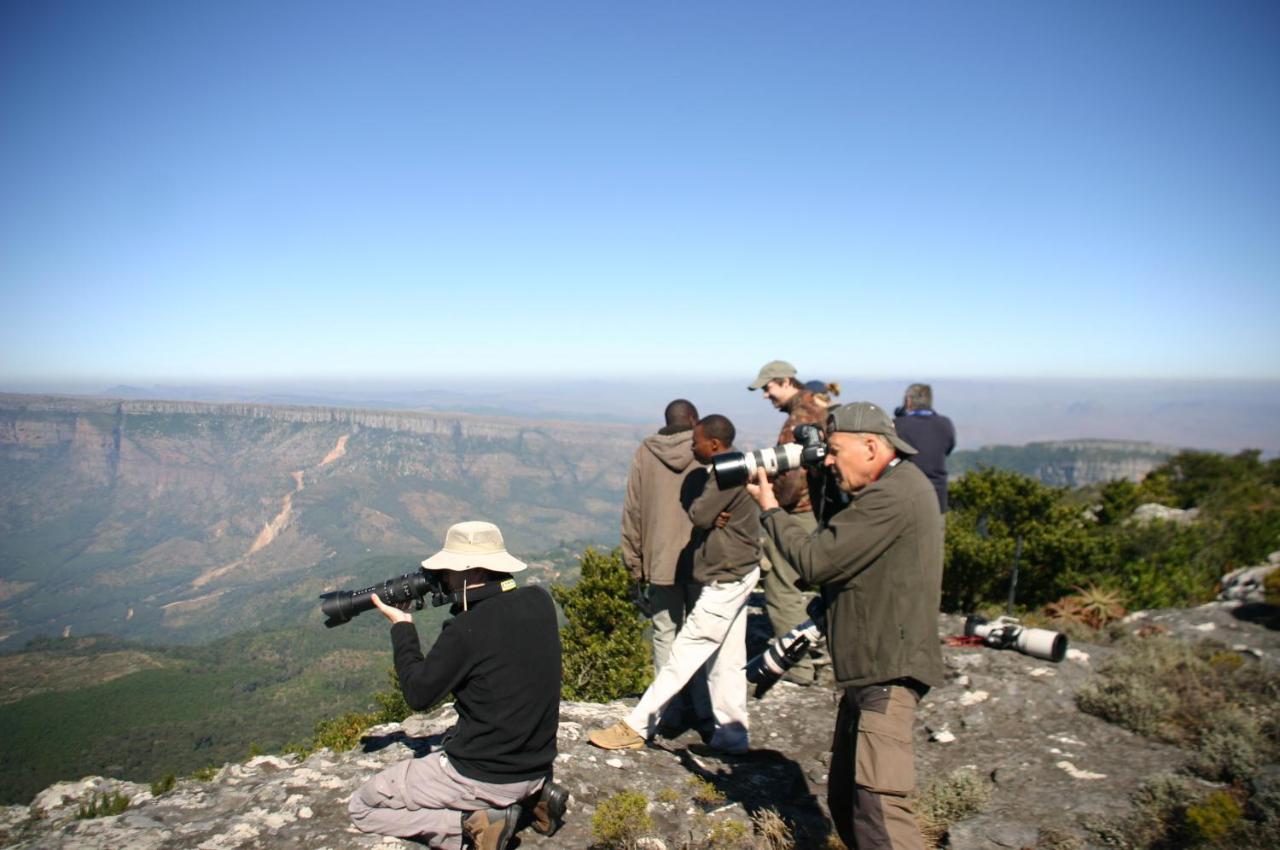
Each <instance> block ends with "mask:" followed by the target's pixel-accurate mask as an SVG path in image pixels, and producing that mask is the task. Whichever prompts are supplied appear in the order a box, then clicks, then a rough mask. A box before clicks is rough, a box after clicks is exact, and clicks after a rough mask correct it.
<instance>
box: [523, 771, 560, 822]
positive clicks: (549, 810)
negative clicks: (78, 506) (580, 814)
mask: <svg viewBox="0 0 1280 850" xmlns="http://www.w3.org/2000/svg"><path fill="white" fill-rule="evenodd" d="M529 800H533V802H532V803H530V804H529V805H528V809H529V814H531V815H533V831H534V832H536V833H538V834H540V835H555V834H556V833H557V832H558V831H559V830H560V827H562V826H564V811H565V809H566V808H567V807H568V805H569V792H568V791H567V790H565V788H564V786H563V785H557V784H556V783H554V782H552V781H550V780H547V781H546V782H544V783H543V784H542V790H541V791H540V792H538V796H537V798H532V797H529V798H526V799H525V802H526V803H528V802H529Z"/></svg>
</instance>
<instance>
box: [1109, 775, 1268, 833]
mask: <svg viewBox="0 0 1280 850" xmlns="http://www.w3.org/2000/svg"><path fill="white" fill-rule="evenodd" d="M1244 787H1245V786H1243V785H1239V784H1237V785H1233V786H1232V787H1230V788H1220V789H1206V788H1204V787H1198V786H1197V785H1196V784H1195V783H1193V782H1192V781H1191V780H1189V779H1187V778H1186V777H1182V776H1171V775H1168V774H1162V775H1159V776H1154V777H1151V778H1150V779H1148V780H1147V781H1146V782H1144V783H1143V784H1142V785H1141V786H1140V787H1139V788H1138V790H1137V791H1135V792H1134V793H1133V794H1132V795H1130V798H1129V799H1130V801H1131V802H1132V803H1133V811H1131V812H1130V813H1129V814H1128V815H1125V816H1123V817H1119V818H1105V819H1102V820H1095V821H1091V822H1089V823H1088V824H1087V826H1088V828H1089V830H1090V832H1092V833H1093V838H1094V839H1095V840H1096V843H1098V844H1101V845H1102V846H1104V847H1115V848H1119V850H1181V848H1196V850H1199V848H1206V850H1207V848H1246V847H1247V848H1255V847H1256V848H1262V847H1277V846H1280V792H1277V791H1276V790H1274V789H1272V790H1268V791H1265V792H1263V793H1260V794H1257V795H1255V796H1253V797H1252V798H1250V797H1248V796H1247V793H1246V791H1245V790H1244Z"/></svg>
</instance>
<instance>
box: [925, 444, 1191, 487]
mask: <svg viewBox="0 0 1280 850" xmlns="http://www.w3.org/2000/svg"><path fill="white" fill-rule="evenodd" d="M1176 453H1177V449H1174V448H1171V447H1169V446H1162V445H1157V444H1155V443H1142V442H1135V441H1129V440H1059V441H1055V442H1043V443H1027V444H1026V445H1025V446H984V447H983V448H981V449H976V450H973V451H958V452H956V453H955V454H953V455H952V456H951V461H950V464H949V466H950V471H951V474H952V475H953V476H955V475H961V474H963V473H965V472H967V471H969V470H971V469H977V468H979V467H983V466H993V467H998V468H1000V469H1010V470H1013V471H1014V472H1020V473H1022V474H1023V475H1028V476H1030V477H1032V478H1036V479H1039V480H1040V481H1043V482H1044V483H1045V484H1049V485H1052V486H1054V487H1082V486H1084V485H1086V484H1096V483H1099V482H1102V481H1113V480H1116V479H1121V478H1127V479H1129V480H1130V481H1141V480H1142V479H1143V478H1144V477H1146V475H1147V473H1149V472H1151V470H1153V469H1155V468H1156V467H1157V466H1159V465H1160V464H1162V463H1164V462H1165V461H1166V460H1168V459H1169V458H1170V457H1172V456H1173V455H1174V454H1176Z"/></svg>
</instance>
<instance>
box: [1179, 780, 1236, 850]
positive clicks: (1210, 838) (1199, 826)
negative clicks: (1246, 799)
mask: <svg viewBox="0 0 1280 850" xmlns="http://www.w3.org/2000/svg"><path fill="white" fill-rule="evenodd" d="M1185 817H1186V824H1187V833H1188V836H1189V837H1190V838H1191V840H1192V841H1197V842H1201V843H1205V844H1211V845H1218V844H1221V843H1222V842H1223V841H1225V840H1227V839H1228V838H1230V837H1231V836H1233V835H1234V834H1236V833H1238V832H1240V831H1241V829H1242V828H1243V826H1244V824H1243V823H1242V822H1241V821H1242V820H1243V818H1244V807H1243V806H1241V805H1240V801H1239V800H1237V799H1236V798H1235V796H1234V795H1232V794H1231V793H1229V792H1227V791H1214V792H1213V793H1211V794H1209V795H1207V796H1206V797H1204V799H1202V800H1200V801H1199V802H1197V803H1192V804H1191V805H1189V806H1187V811H1186V815H1185Z"/></svg>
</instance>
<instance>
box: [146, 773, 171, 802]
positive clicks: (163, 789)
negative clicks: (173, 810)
mask: <svg viewBox="0 0 1280 850" xmlns="http://www.w3.org/2000/svg"><path fill="white" fill-rule="evenodd" d="M177 784H178V777H176V776H174V775H173V774H172V773H166V774H165V775H164V776H162V777H160V778H159V779H157V780H156V781H155V782H152V783H151V796H152V797H159V796H160V795H161V794H168V793H169V792H170V791H172V790H173V786H175V785H177Z"/></svg>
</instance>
